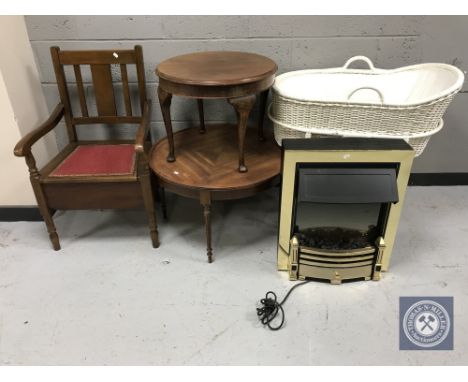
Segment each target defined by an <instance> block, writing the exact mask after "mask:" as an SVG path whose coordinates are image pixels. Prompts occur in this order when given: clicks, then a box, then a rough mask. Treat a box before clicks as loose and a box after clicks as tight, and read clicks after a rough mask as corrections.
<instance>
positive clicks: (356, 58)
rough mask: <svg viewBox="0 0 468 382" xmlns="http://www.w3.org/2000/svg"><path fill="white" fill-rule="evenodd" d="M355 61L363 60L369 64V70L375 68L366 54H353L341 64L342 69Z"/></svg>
mask: <svg viewBox="0 0 468 382" xmlns="http://www.w3.org/2000/svg"><path fill="white" fill-rule="evenodd" d="M355 61H364V62H365V63H366V64H367V65H369V70H371V71H373V70H375V66H374V64H373V63H372V61H371V60H370V58H368V57H366V56H354V57H351V58H350V59H349V60H348V61H346V63H345V64H344V65H343V69H348V66H349V65H351V64H352V63H353V62H355Z"/></svg>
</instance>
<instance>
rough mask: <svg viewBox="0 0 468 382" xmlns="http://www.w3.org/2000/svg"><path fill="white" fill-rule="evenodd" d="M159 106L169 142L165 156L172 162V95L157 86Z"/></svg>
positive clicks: (173, 158) (173, 157) (173, 159)
mask: <svg viewBox="0 0 468 382" xmlns="http://www.w3.org/2000/svg"><path fill="white" fill-rule="evenodd" d="M158 98H159V105H160V106H161V113H162V115H163V119H164V126H165V127H166V133H167V140H168V142H169V154H167V161H168V162H174V161H175V154H174V135H173V133H172V121H171V100H172V94H170V93H168V92H166V91H165V90H164V89H163V88H161V86H158Z"/></svg>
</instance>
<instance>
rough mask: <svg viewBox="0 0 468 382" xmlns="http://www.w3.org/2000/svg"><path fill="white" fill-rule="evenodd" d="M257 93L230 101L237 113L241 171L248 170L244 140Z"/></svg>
mask: <svg viewBox="0 0 468 382" xmlns="http://www.w3.org/2000/svg"><path fill="white" fill-rule="evenodd" d="M255 100H256V96H255V94H252V95H248V96H244V97H237V98H230V99H228V102H229V103H230V104H231V105H232V106H233V107H234V110H235V111H236V114H237V124H238V125H237V134H238V141H239V143H238V144H239V172H247V167H246V166H245V163H244V142H245V132H246V130H247V120H248V118H249V114H250V111H251V110H252V107H253V105H254V104H255Z"/></svg>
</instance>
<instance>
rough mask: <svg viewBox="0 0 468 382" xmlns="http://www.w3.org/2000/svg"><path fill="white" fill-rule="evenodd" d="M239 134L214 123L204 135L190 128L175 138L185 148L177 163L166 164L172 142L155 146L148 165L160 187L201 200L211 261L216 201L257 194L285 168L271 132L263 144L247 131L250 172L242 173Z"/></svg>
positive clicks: (246, 153)
mask: <svg viewBox="0 0 468 382" xmlns="http://www.w3.org/2000/svg"><path fill="white" fill-rule="evenodd" d="M236 137H237V131H236V129H235V126H233V125H229V124H220V125H210V128H209V129H207V130H206V132H205V133H204V134H200V132H199V129H197V128H190V129H185V130H182V131H179V132H177V133H175V134H174V143H175V144H176V145H177V147H179V148H180V150H179V154H178V156H177V161H175V162H168V161H167V160H166V158H167V155H168V153H169V152H170V144H169V141H168V139H167V138H164V139H161V140H160V141H158V142H156V143H155V145H154V146H153V148H152V149H151V152H150V158H149V164H150V167H151V168H152V170H153V172H154V173H155V175H156V176H157V178H158V181H159V184H160V185H161V186H162V187H164V188H165V189H166V190H168V191H170V192H174V193H175V194H178V195H181V196H185V197H189V198H194V199H199V200H200V203H201V204H202V205H203V213H204V220H205V233H206V247H207V255H208V262H210V263H211V262H212V259H213V257H212V256H213V250H212V248H211V201H213V200H230V199H241V198H245V197H248V196H252V195H255V194H256V193H258V192H260V191H263V190H265V189H267V188H269V187H271V186H273V185H275V184H277V183H279V174H280V169H281V149H280V148H279V147H278V146H277V145H276V143H275V142H274V140H273V137H272V136H271V135H270V134H265V140H264V141H259V140H258V139H256V138H257V135H256V132H255V131H254V130H253V129H247V139H246V140H245V147H244V153H245V158H246V159H247V160H248V161H249V171H248V172H246V173H240V172H239V171H238V169H237V166H236V165H235V164H236V163H237V162H238V146H237V139H236Z"/></svg>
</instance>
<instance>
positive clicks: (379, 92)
mask: <svg viewBox="0 0 468 382" xmlns="http://www.w3.org/2000/svg"><path fill="white" fill-rule="evenodd" d="M363 89H368V90H373V91H375V92H376V93H377V94H378V95H379V98H380V103H382V104H383V103H384V96H383V94H382V92H381V91H380V90H379V89H376V88H373V87H371V86H362V87H360V88H357V89H354V90H353V91H352V92H351V93H349V96H348V101H349V99H350V98H351V97H352V96H353V95H354V93H356V92H358V91H359V90H363Z"/></svg>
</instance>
